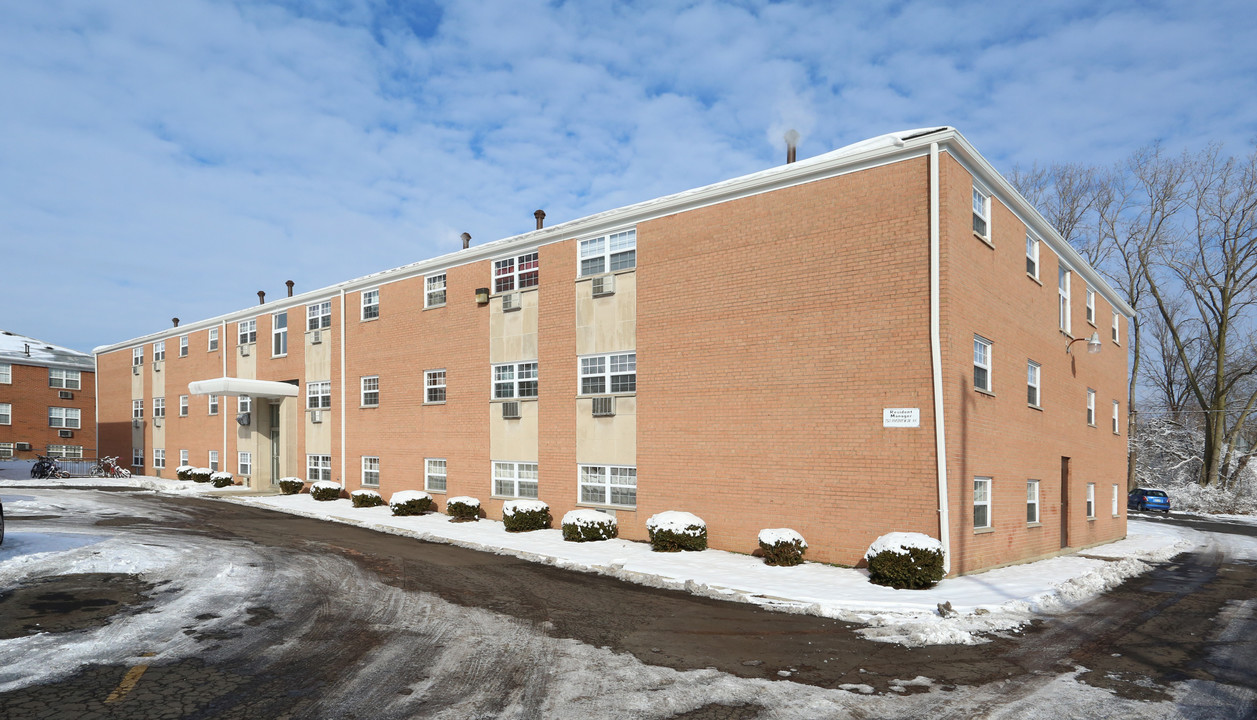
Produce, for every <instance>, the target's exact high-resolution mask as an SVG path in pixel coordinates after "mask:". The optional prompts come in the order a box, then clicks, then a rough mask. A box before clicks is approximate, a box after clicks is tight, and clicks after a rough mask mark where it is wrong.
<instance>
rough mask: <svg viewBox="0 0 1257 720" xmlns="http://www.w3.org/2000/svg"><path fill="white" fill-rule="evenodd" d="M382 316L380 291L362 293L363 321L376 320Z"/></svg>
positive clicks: (373, 289)
mask: <svg viewBox="0 0 1257 720" xmlns="http://www.w3.org/2000/svg"><path fill="white" fill-rule="evenodd" d="M379 316H380V289H379V288H371V289H370V290H363V291H362V319H363V320H374V319H376V318H378V317H379Z"/></svg>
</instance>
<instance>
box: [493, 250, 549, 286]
mask: <svg viewBox="0 0 1257 720" xmlns="http://www.w3.org/2000/svg"><path fill="white" fill-rule="evenodd" d="M540 266H541V263H540V261H539V260H538V257H537V253H536V252H530V253H524V254H523V255H520V256H518V257H509V258H506V259H504V260H496V261H494V263H493V292H495V293H500V292H510V291H511V290H523V289H524V288H530V287H536V286H537V283H539V282H540V281H541V280H540V278H541V274H540V270H539V268H540Z"/></svg>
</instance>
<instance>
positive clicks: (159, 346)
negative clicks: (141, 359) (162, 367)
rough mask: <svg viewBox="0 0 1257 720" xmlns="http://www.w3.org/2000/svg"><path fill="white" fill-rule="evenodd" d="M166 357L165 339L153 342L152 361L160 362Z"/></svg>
mask: <svg viewBox="0 0 1257 720" xmlns="http://www.w3.org/2000/svg"><path fill="white" fill-rule="evenodd" d="M165 359H166V341H165V340H158V341H157V342H155V343H153V362H161V361H163V360H165Z"/></svg>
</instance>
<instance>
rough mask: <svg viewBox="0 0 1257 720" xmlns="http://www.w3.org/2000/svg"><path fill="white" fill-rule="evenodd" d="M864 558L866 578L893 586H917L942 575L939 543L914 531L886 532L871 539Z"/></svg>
mask: <svg viewBox="0 0 1257 720" xmlns="http://www.w3.org/2000/svg"><path fill="white" fill-rule="evenodd" d="M864 559H865V560H867V561H868V564H869V581H870V582H873V583H877V584H878V585H886V586H889V587H893V588H897V589H901V590H902V589H905V588H912V589H921V588H928V587H932V586H934V585H935V584H936V583H937V582H938V581H939V580H942V579H943V574H944V573H943V543H942V542H940V541H938V540H935V539H934V538H932V537H930V536H929V535H923V534H921V533H914V532H893V533H887V534H885V535H883V536H881V537H879V538H878V539H876V540H874V541H873V544H872V545H870V546H869V549H868V551H867V552H865V553H864Z"/></svg>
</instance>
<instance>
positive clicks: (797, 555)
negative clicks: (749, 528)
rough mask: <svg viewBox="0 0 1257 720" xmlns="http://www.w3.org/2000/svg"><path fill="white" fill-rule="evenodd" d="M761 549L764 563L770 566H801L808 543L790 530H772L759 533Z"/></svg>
mask: <svg viewBox="0 0 1257 720" xmlns="http://www.w3.org/2000/svg"><path fill="white" fill-rule="evenodd" d="M759 547H760V549H761V550H763V551H764V562H766V563H768V564H769V565H799V564H801V563H802V562H803V553H804V552H805V551H806V550H807V541H806V540H804V539H803V536H802V535H800V534H798V533H797V532H795V531H794V530H791V529H790V528H770V529H766V530H760V531H759Z"/></svg>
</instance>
